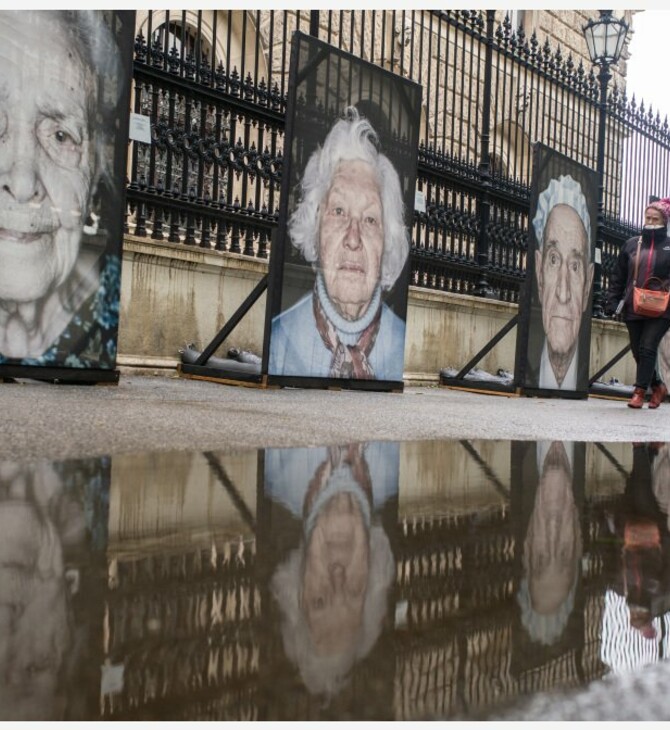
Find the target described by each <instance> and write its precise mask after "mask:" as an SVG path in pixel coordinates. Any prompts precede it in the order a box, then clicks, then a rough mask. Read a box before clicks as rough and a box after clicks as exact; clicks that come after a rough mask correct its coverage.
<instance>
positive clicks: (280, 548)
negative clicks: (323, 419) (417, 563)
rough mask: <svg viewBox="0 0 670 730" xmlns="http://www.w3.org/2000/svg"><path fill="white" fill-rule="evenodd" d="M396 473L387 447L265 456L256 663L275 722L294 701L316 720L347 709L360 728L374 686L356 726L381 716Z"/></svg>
mask: <svg viewBox="0 0 670 730" xmlns="http://www.w3.org/2000/svg"><path fill="white" fill-rule="evenodd" d="M398 470H399V447H398V444H394V443H383V444H382V443H368V444H348V445H345V446H341V447H322V448H312V449H307V448H305V449H267V450H266V451H265V455H264V474H265V481H264V487H263V497H262V500H261V504H262V505H263V507H262V508H261V509H260V510H259V525H260V524H262V534H261V537H262V540H261V541H260V542H259V563H261V564H263V565H264V572H265V577H263V579H262V581H261V582H262V583H263V584H264V585H265V586H266V587H267V591H268V605H269V606H271V609H272V610H271V611H270V612H269V613H266V614H265V615H266V616H267V617H268V618H271V619H272V620H271V622H270V623H271V627H270V628H268V627H266V630H268V631H269V632H270V637H274V639H273V638H270V637H268V640H267V642H265V643H266V645H270V643H274V645H275V648H274V650H272V651H268V656H267V657H266V658H264V662H267V664H268V672H269V673H268V681H270V682H272V686H273V691H272V695H277V694H278V696H280V697H281V698H282V702H283V704H284V705H285V706H286V708H287V712H288V714H287V718H285V719H288V718H289V717H291V713H290V709H288V708H289V707H290V706H291V705H293V704H294V703H295V702H297V701H298V700H299V698H300V697H303V698H304V699H303V700H301V701H300V702H301V703H302V702H304V701H305V700H306V698H308V697H309V698H313V701H314V703H315V704H314V706H315V707H319V708H321V709H320V710H319V716H320V719H328V718H330V717H333V718H334V717H342V716H343V715H342V713H345V714H344V716H346V712H347V711H348V710H347V707H349V710H351V711H353V710H354V708H355V712H356V716H357V717H359V718H361V719H362V718H363V716H362V715H361V714H360V713H361V698H360V695H361V692H362V688H363V687H367V690H371V689H372V687H373V686H374V687H375V692H374V695H375V696H374V697H372V696H369V697H368V698H367V700H366V701H367V703H368V704H367V708H366V709H365V710H364V711H363V715H364V716H365V718H366V719H372V718H377V719H381V718H384V717H388V716H389V713H390V711H391V706H392V702H391V701H390V696H389V695H390V693H391V692H392V686H393V678H392V674H391V675H389V674H388V672H387V671H386V670H387V669H388V668H389V667H391V668H392V666H393V661H392V660H389V652H391V651H392V648H391V647H390V646H389V644H388V641H386V640H385V639H384V637H386V638H388V631H389V630H390V628H391V626H392V621H393V613H392V611H391V606H392V605H393V595H392V587H393V582H394V577H395V560H394V557H393V551H392V548H391V539H392V536H393V532H392V530H394V529H395V526H396V523H397V497H398ZM262 520H264V521H262ZM261 521H262V522H261ZM270 664H274V665H275V666H272V667H271V666H270ZM280 685H281V686H280ZM363 694H365V691H363ZM357 697H358V699H356V698H357ZM352 703H353V704H352ZM363 704H364V703H363ZM350 705H351V707H350ZM275 711H278V708H275ZM275 711H273V714H272V718H271V719H279V717H277V716H275V714H274V712H275ZM268 719H270V718H268ZM294 719H295V718H294ZM301 719H305V716H303V715H301Z"/></svg>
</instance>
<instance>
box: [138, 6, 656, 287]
mask: <svg viewBox="0 0 670 730" xmlns="http://www.w3.org/2000/svg"><path fill="white" fill-rule="evenodd" d="M486 21H487V16H486V14H485V13H484V12H482V11H469V10H447V11H411V12H406V11H381V10H380V11H376V10H366V11H338V12H333V11H324V10H322V11H311V12H309V11H300V12H298V11H253V12H243V11H232V10H229V11H197V12H196V11H178V12H172V13H170V12H160V13H159V12H148V13H144V14H143V15H142V20H141V22H140V28H139V32H138V35H137V39H136V44H135V71H134V78H135V84H134V101H133V111H135V112H138V113H142V114H146V115H148V116H150V117H151V122H152V135H153V136H152V142H151V144H149V145H147V144H143V143H139V142H133V143H132V146H131V159H130V169H129V186H128V204H129V220H128V230H129V232H131V233H134V234H135V235H138V236H147V237H151V238H153V239H155V240H167V241H170V242H174V243H181V244H184V245H187V246H200V247H202V248H206V249H214V250H217V251H228V252H231V253H238V254H242V255H244V256H249V257H259V258H266V257H267V255H268V249H269V245H270V238H271V235H272V232H273V230H274V229H275V227H276V224H277V210H278V202H279V201H278V198H279V183H280V179H281V173H282V161H283V152H284V150H283V132H284V116H285V105H286V94H287V88H286V84H287V70H288V58H289V45H290V39H291V33H292V31H293V30H296V29H297V30H301V31H303V32H318V34H319V37H320V38H321V39H322V40H326V41H327V42H329V43H332V44H333V45H335V46H338V47H340V48H343V49H344V50H346V51H350V52H352V53H354V54H355V55H358V56H360V57H362V58H365V59H367V60H370V61H372V62H373V63H375V64H377V65H379V66H381V67H383V68H386V69H389V70H391V71H393V72H395V73H398V74H401V75H404V76H408V77H410V78H412V79H414V80H416V81H418V82H419V83H421V84H423V86H424V107H423V113H422V119H421V132H420V139H421V143H420V148H419V178H418V187H419V189H420V190H421V191H422V192H423V193H424V194H425V196H426V211H425V212H415V213H414V223H413V231H412V243H413V248H412V282H413V283H414V284H416V285H419V286H424V287H429V288H435V289H440V290H444V291H450V292H459V293H473V292H475V291H478V287H480V286H481V284H482V281H486V282H488V284H489V285H490V286H491V287H492V288H493V292H494V294H495V296H497V297H498V298H500V299H503V300H506V301H517V297H518V290H519V285H520V283H521V281H522V280H523V278H524V276H525V269H526V261H525V256H526V235H527V230H528V221H527V210H528V202H529V187H528V186H529V181H530V174H531V155H530V143H531V142H534V141H540V142H543V143H545V144H547V145H548V146H550V147H552V148H554V149H556V150H557V151H559V152H562V153H563V154H566V155H568V156H569V157H571V158H573V159H575V160H576V161H578V162H579V163H582V164H585V165H587V166H589V167H592V168H595V167H596V152H597V151H596V139H597V133H596V132H597V124H598V121H597V119H598V113H597V112H598V99H599V97H598V84H597V81H596V79H595V78H594V76H593V74H592V72H591V71H588V72H587V71H585V69H584V67H583V65H582V63H581V61H579V62H576V61H575V59H573V58H572V57H571V56H569V55H568V56H564V55H563V54H562V52H561V51H560V50H558V49H557V50H553V49H552V48H551V47H550V46H549V44H548V43H545V44H544V45H543V46H540V44H539V43H538V41H537V38H536V37H535V36H534V35H533V36H532V37H530V38H528V37H526V36H525V35H524V34H523V32H522V31H521V30H519V31H517V32H514V29H513V28H512V27H511V24H510V23H509V21H508V20H505V21H504V22H502V23H487V22H486ZM487 46H488V47H490V48H491V49H492V53H491V54H490V55H491V65H490V67H488V69H487V60H486V59H487V54H486V50H487ZM487 70H488V71H490V73H488V74H487ZM487 79H489V81H488V82H487V81H486V80H487ZM485 83H488V84H490V89H489V88H488V86H487V87H485ZM485 98H487V99H490V100H491V109H490V117H489V118H485V115H484V114H483V110H484V109H485V107H486V106H487V105H485V104H484V100H485ZM638 101H639V100H638ZM485 130H486V134H485ZM606 134H607V141H606V160H605V181H604V189H605V192H604V205H605V211H604V212H605V236H604V242H605V243H604V251H603V275H604V284H605V285H606V283H607V275H608V272H609V271H610V270H611V267H612V266H613V261H614V257H615V255H616V253H617V250H618V247H619V246H620V245H621V243H622V241H623V240H624V239H625V238H626V237H627V236H628V235H631V234H632V232H633V227H634V226H635V225H637V224H639V222H640V221H639V217H640V215H641V211H640V210H638V208H639V203H640V197H641V196H642V197H644V196H646V195H648V194H650V193H651V194H653V193H663V192H664V189H662V185H661V181H662V180H666V179H667V175H668V167H669V163H668V160H669V159H670V130H668V127H667V126H666V125H663V124H662V123H661V120H660V119H658V118H654V117H653V115H651V114H650V113H649V112H648V111H647V109H645V108H643V107H641V106H637V105H634V104H632V103H631V102H630V101H629V100H628V99H627V98H626V97H625V96H623V95H622V94H620V93H619V92H618V91H617V90H616V88H613V89H612V91H611V94H610V97H609V99H608V102H607V130H606ZM483 137H486V140H487V141H488V142H489V144H488V148H489V149H488V150H487V152H486V153H484V151H483V141H484V140H483ZM626 139H632V140H633V142H630V143H629V144H628V149H629V150H633V154H632V155H631V154H627V155H626V156H624V153H623V148H624V141H625V140H626ZM631 144H632V145H633V146H632V147H631ZM640 159H648V160H654V161H655V162H654V163H653V164H649V165H645V166H644V168H643V169H638V168H639V165H638V162H637V161H638V160H640ZM633 178H634V179H635V183H632V182H628V180H629V179H633ZM622 181H623V182H622ZM631 185H635V189H634V190H633V189H632V188H631ZM485 210H486V211H488V213H486V214H485Z"/></svg>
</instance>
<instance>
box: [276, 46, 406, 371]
mask: <svg viewBox="0 0 670 730" xmlns="http://www.w3.org/2000/svg"><path fill="white" fill-rule="evenodd" d="M294 43H296V44H297V45H296V46H295V48H296V49H297V51H294V53H297V58H298V60H297V71H296V75H297V81H296V84H295V85H294V86H295V95H296V99H297V101H296V103H295V105H294V107H293V110H294V114H293V119H292V124H291V126H290V130H291V131H290V139H287V144H290V165H289V169H288V170H286V171H285V174H286V176H287V178H286V179H287V185H286V187H285V188H284V189H283V192H282V195H283V198H282V201H283V202H284V201H285V205H286V207H285V209H284V210H283V211H282V215H281V216H280V234H279V235H278V236H277V238H276V244H277V245H276V246H275V250H273V261H272V267H273V271H274V278H273V284H272V285H273V287H274V289H275V293H274V294H273V295H272V296H271V297H270V298H269V306H270V310H271V311H270V319H271V322H270V327H271V329H270V337H269V356H268V357H269V362H268V372H269V374H270V375H274V376H289V377H290V376H297V377H310V378H324V379H330V378H336V379H338V380H339V381H340V382H341V381H343V380H346V381H351V380H353V381H360V380H380V381H396V382H401V381H402V374H403V360H404V346H405V319H406V310H407V287H408V275H409V274H408V272H409V268H408V257H409V248H410V227H411V223H412V218H411V216H412V212H413V207H414V185H415V178H416V144H417V141H418V129H419V114H420V87H419V86H417V85H416V84H414V83H413V82H408V81H407V80H405V79H402V78H399V77H396V76H394V75H393V74H389V73H388V72H386V71H384V70H383V69H380V68H378V67H374V66H371V65H370V64H368V63H366V62H364V61H361V60H360V59H357V58H355V57H352V56H350V55H349V54H345V53H342V52H341V51H339V50H337V49H334V48H331V47H330V46H328V45H327V44H324V43H321V42H319V41H316V40H315V39H312V38H308V37H303V36H301V35H300V34H298V35H296V40H295V41H294ZM317 52H318V55H315V54H316V53H317ZM284 192H285V193H286V195H285V196H284ZM282 242H283V247H282ZM278 247H281V248H283V250H282V251H281V254H279V252H278V251H276V249H277V248H278Z"/></svg>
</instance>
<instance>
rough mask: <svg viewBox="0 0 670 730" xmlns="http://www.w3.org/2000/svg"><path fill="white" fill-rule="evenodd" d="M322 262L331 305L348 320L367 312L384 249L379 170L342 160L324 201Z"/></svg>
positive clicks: (320, 229)
mask: <svg viewBox="0 0 670 730" xmlns="http://www.w3.org/2000/svg"><path fill="white" fill-rule="evenodd" d="M319 242H320V243H319V264H320V266H321V270H322V272H323V279H324V282H325V285H326V291H327V292H328V296H329V298H330V299H331V301H332V302H333V303H334V304H335V306H336V307H337V308H338V309H339V311H340V313H341V314H342V315H343V316H344V317H346V318H347V319H357V318H358V317H360V316H362V315H363V314H364V313H365V310H366V308H367V306H368V304H369V302H370V300H371V298H372V295H373V293H374V290H375V287H376V286H377V282H378V281H379V276H380V268H381V260H382V254H383V251H384V224H383V217H382V201H381V196H380V192H379V185H378V182H377V176H376V174H375V171H374V169H373V168H372V167H371V165H369V164H368V163H367V162H363V161H362V160H349V161H345V162H341V163H340V164H339V165H338V166H337V169H336V170H335V174H334V175H333V180H332V184H331V186H330V188H329V190H328V192H327V193H326V195H325V197H324V199H323V201H322V203H321V218H320V224H319Z"/></svg>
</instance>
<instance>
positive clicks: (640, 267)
mask: <svg viewBox="0 0 670 730" xmlns="http://www.w3.org/2000/svg"><path fill="white" fill-rule="evenodd" d="M669 217H670V198H663V199H662V200H656V201H654V202H653V203H650V204H649V205H648V206H647V208H646V209H645V211H644V227H643V229H642V235H641V236H634V237H633V238H629V239H628V240H627V241H626V243H625V244H624V245H623V247H622V248H621V253H620V254H619V258H618V259H617V263H616V267H615V269H614V271H613V272H612V274H611V276H610V284H609V288H608V291H607V300H606V305H605V306H606V311H607V312H608V313H609V314H614V313H616V312H618V311H619V310H618V309H617V308H618V306H619V304H620V303H621V302H623V309H622V310H620V311H621V316H622V319H623V321H624V322H625V323H626V327H627V328H628V335H629V337H630V347H631V350H632V352H633V357H634V358H635V362H636V363H637V372H636V376H635V390H634V391H633V397H632V398H631V399H630V401H629V402H628V406H629V407H630V408H642V405H643V404H644V400H645V396H646V394H647V390H648V389H649V387H651V397H650V400H649V408H658V407H659V406H660V405H661V403H662V402H663V401H664V400H665V397H666V396H667V394H668V389H667V388H666V386H665V383H663V381H662V380H661V378H660V376H659V373H658V369H657V365H656V358H657V356H658V347H659V344H660V342H661V340H662V339H663V335H665V333H666V332H667V331H668V328H670V308H666V310H665V311H664V312H662V313H661V314H660V315H658V316H645V315H641V314H637V313H636V312H635V311H634V306H633V287H634V286H637V287H643V288H644V287H647V283H646V282H647V281H649V279H651V278H652V277H656V278H657V279H660V281H661V282H662V284H663V286H665V287H666V288H667V286H668V284H670V238H668V218H669ZM654 283H655V284H656V286H654V285H653V284H650V285H649V286H648V288H650V289H651V288H658V286H660V284H659V282H654Z"/></svg>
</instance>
